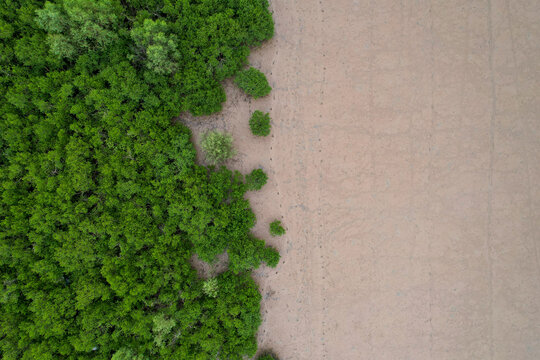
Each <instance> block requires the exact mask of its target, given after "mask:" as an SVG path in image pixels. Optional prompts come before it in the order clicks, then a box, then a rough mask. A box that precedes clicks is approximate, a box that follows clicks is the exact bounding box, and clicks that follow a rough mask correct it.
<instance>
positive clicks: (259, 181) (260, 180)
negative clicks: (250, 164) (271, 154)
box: [246, 169, 268, 190]
mask: <svg viewBox="0 0 540 360" xmlns="http://www.w3.org/2000/svg"><path fill="white" fill-rule="evenodd" d="M266 181H268V175H266V173H265V172H264V171H263V170H262V169H255V170H252V171H251V172H250V173H249V174H248V175H246V189H247V190H260V189H261V188H262V187H263V186H264V185H265V184H266Z"/></svg>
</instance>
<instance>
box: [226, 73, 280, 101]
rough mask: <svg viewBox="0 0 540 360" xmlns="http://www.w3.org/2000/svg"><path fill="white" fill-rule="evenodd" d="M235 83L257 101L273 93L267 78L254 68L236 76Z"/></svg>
mask: <svg viewBox="0 0 540 360" xmlns="http://www.w3.org/2000/svg"><path fill="white" fill-rule="evenodd" d="M234 82H235V83H236V85H238V87H239V88H240V89H242V90H244V92H245V93H246V94H248V95H251V96H253V97H254V98H255V99H258V98H260V97H263V96H266V95H268V94H270V91H272V88H271V87H270V85H269V84H268V80H266V76H264V74H263V73H262V72H260V71H259V70H257V69H255V68H253V67H251V68H249V69H247V70H243V71H240V72H239V73H238V75H236V78H235V79H234Z"/></svg>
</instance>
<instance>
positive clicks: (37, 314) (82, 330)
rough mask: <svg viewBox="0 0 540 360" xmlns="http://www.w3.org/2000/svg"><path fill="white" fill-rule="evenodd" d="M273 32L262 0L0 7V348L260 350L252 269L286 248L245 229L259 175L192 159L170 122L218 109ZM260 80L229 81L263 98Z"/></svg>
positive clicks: (191, 352) (119, 359) (83, 355)
mask: <svg viewBox="0 0 540 360" xmlns="http://www.w3.org/2000/svg"><path fill="white" fill-rule="evenodd" d="M273 32H274V25H273V20H272V15H271V13H270V11H269V9H268V2H267V0H54V1H40V0H3V1H2V2H1V3H0V108H1V110H0V114H1V117H2V120H1V122H0V182H1V186H0V276H1V282H2V286H1V294H0V313H1V314H2V316H1V317H0V357H1V358H2V359H5V360H15V359H23V360H35V359H40V360H48V359H114V360H128V359H129V360H133V359H137V360H143V359H187V360H190V359H193V360H205V359H231V360H239V359H243V358H245V356H248V357H251V356H253V355H255V353H256V351H257V341H256V332H257V329H258V327H259V325H260V323H261V314H260V302H261V295H260V294H259V291H258V287H257V285H256V283H255V282H254V281H253V279H252V277H251V273H250V271H251V270H252V269H254V268H257V267H259V266H260V265H261V263H266V264H267V265H269V266H276V264H277V263H278V261H279V254H278V253H277V251H276V250H275V249H273V248H271V247H268V246H266V244H265V242H264V241H263V240H261V239H257V238H256V237H254V236H253V235H252V234H251V233H250V229H251V228H252V227H253V226H254V224H255V221H256V217H255V214H254V213H253V211H252V210H251V208H250V204H249V202H248V201H247V200H246V199H245V197H244V195H245V192H246V191H248V190H254V187H253V184H252V182H253V180H252V179H251V178H248V180H249V181H247V180H246V177H245V176H244V175H243V174H240V173H239V172H236V171H231V170H229V169H227V168H226V167H223V166H220V165H219V164H216V165H215V166H213V165H212V166H203V165H201V164H198V163H196V156H195V155H196V153H195V148H194V146H193V144H192V142H191V133H190V130H189V129H188V128H187V127H185V126H183V125H182V124H180V123H178V122H173V121H172V119H173V118H175V117H177V116H178V115H179V114H181V113H182V112H190V113H192V114H194V115H203V114H211V113H215V112H218V111H219V110H220V109H221V106H222V104H223V102H224V101H225V100H226V96H225V92H224V90H223V87H222V85H221V82H222V81H223V80H224V79H226V78H229V77H234V76H235V75H236V74H240V73H241V72H242V71H247V70H246V69H247V68H248V67H249V64H248V60H247V58H248V55H249V53H250V48H252V47H255V46H258V45H260V44H261V42H263V41H264V40H267V39H269V38H271V37H272V36H273ZM248 74H251V72H249V73H248ZM261 75H262V76H263V77H264V75H263V74H262V73H260V72H259V73H257V74H256V76H255V77H254V79H255V80H254V81H257V85H255V86H252V85H250V84H249V81H250V80H249V77H247V78H246V77H245V76H244V77H243V78H241V79H240V80H241V81H240V80H239V82H240V83H241V85H242V86H243V87H245V88H247V89H252V91H255V93H254V96H262V94H265V93H268V91H270V88H269V87H268V86H267V83H266V79H265V78H264V79H262V80H261ZM261 81H262V88H261V85H260V84H261ZM246 82H248V83H246ZM250 179H251V180H250ZM259 181H260V180H259ZM264 182H266V179H264ZM255 188H260V186H258V187H257V186H255ZM223 252H227V253H228V257H229V270H227V271H226V272H224V273H222V274H219V275H217V276H216V277H214V278H210V279H202V278H200V277H199V276H198V275H197V272H196V270H195V269H194V268H193V266H192V264H191V261H190V259H192V257H193V256H195V255H197V256H198V257H199V258H200V259H202V260H204V261H207V262H212V261H214V260H215V259H216V257H217V256H218V255H219V254H222V253H223Z"/></svg>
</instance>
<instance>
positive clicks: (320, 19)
mask: <svg viewBox="0 0 540 360" xmlns="http://www.w3.org/2000/svg"><path fill="white" fill-rule="evenodd" d="M272 9H273V11H274V19H275V21H276V36H275V38H274V39H273V40H272V41H270V42H268V43H266V44H265V45H263V46H262V47H261V48H260V49H257V50H256V51H254V54H253V55H252V64H253V65H254V66H256V67H259V68H261V69H262V70H263V71H264V72H266V73H267V74H268V78H269V80H270V82H271V84H272V85H273V87H274V91H273V92H272V94H271V95H270V96H269V97H267V98H265V99H260V100H251V101H250V100H249V99H248V98H247V97H245V96H244V95H242V94H241V93H240V92H239V91H238V90H237V89H235V88H234V86H230V84H229V86H228V87H227V89H228V97H229V100H228V102H227V104H226V108H225V109H224V111H223V112H222V113H220V114H218V115H216V116H213V117H212V119H191V120H189V121H188V123H189V125H190V126H191V127H192V128H193V129H194V130H195V132H196V133H197V132H200V131H202V130H204V129H207V128H223V129H227V130H228V131H230V132H232V133H233V135H234V137H235V139H236V143H237V147H238V149H239V155H238V157H237V158H236V159H235V160H234V161H232V162H231V163H230V164H229V165H231V166H232V167H234V168H237V169H240V170H242V171H245V172H247V171H250V170H251V169H253V168H256V167H262V168H263V169H264V170H265V171H267V173H268V174H269V176H270V182H269V184H268V185H267V186H266V187H265V188H264V189H263V190H262V191H260V192H256V193H251V194H249V198H250V200H251V202H252V205H253V207H254V209H255V212H256V213H257V216H258V219H259V222H258V224H257V227H256V229H255V233H256V234H257V235H259V236H262V237H265V238H267V239H269V240H268V241H269V242H270V243H272V244H274V245H275V246H277V247H278V248H279V249H280V251H281V253H282V262H281V264H280V265H279V266H278V268H276V269H268V268H262V269H260V270H259V271H257V273H256V277H257V279H258V281H259V283H260V284H261V290H262V292H263V295H264V299H265V300H264V304H263V308H264V324H263V326H262V327H261V329H260V335H259V338H260V343H261V348H263V349H264V348H273V349H274V350H275V351H276V352H277V353H278V354H279V355H280V358H281V359H282V360H304V359H305V360H307V359H310V360H313V359H328V360H337V359H345V360H354V359H414V360H420V359H437V360H443V359H456V360H458V359H459V360H462V359H540V266H539V256H540V254H539V247H540V244H539V243H540V181H538V180H539V178H540V100H539V99H538V94H539V93H540V61H539V60H538V59H540V45H539V44H540V25H539V24H540V2H539V1H537V0H514V1H510V0H485V1H475V0H466V1H465V0H461V1H459V0H458V1H443V0H439V1H435V0H433V1H427V0H414V1H413V0H402V1H397V0H376V1H375V0H372V1H367V0H273V1H272ZM257 109H259V110H263V111H270V113H271V116H272V118H273V131H272V135H271V137H269V138H266V139H258V138H255V137H254V136H252V135H251V134H250V132H249V128H248V119H249V115H250V113H251V112H252V111H254V110H257ZM274 218H278V219H283V222H284V224H285V225H286V227H287V229H288V232H287V235H286V236H284V237H282V238H270V236H269V235H268V231H267V228H268V223H269V222H270V221H271V220H273V219H274Z"/></svg>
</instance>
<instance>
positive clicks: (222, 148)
mask: <svg viewBox="0 0 540 360" xmlns="http://www.w3.org/2000/svg"><path fill="white" fill-rule="evenodd" d="M201 147H202V149H203V151H204V155H205V157H206V160H207V161H208V162H209V163H210V164H212V165H217V164H220V163H222V162H224V161H225V160H228V159H230V158H231V157H233V156H234V155H235V150H234V148H233V140H232V136H231V135H229V134H227V133H222V132H219V131H210V132H207V133H205V134H204V135H203V136H202V139H201Z"/></svg>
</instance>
